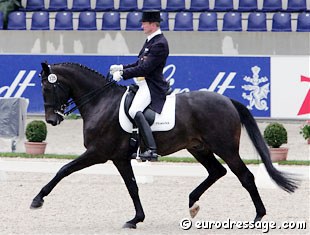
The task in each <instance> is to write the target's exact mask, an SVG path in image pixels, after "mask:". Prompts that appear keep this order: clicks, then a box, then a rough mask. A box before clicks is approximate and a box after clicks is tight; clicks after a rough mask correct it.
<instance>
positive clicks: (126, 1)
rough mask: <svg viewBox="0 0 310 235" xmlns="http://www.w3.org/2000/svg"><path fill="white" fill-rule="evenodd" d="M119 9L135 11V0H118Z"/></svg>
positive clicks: (136, 8)
mask: <svg viewBox="0 0 310 235" xmlns="http://www.w3.org/2000/svg"><path fill="white" fill-rule="evenodd" d="M118 10H119V11H137V10H138V3H137V0H119V8H118Z"/></svg>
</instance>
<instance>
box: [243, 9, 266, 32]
mask: <svg viewBox="0 0 310 235" xmlns="http://www.w3.org/2000/svg"><path fill="white" fill-rule="evenodd" d="M247 31H249V32H257V31H263V32H265V31H267V18H266V13H265V12H251V13H250V14H249V16H248V28H247Z"/></svg>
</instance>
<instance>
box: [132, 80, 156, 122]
mask: <svg viewBox="0 0 310 235" xmlns="http://www.w3.org/2000/svg"><path fill="white" fill-rule="evenodd" d="M137 85H138V86H139V89H138V91H137V94H136V95H135V97H134V99H133V101H132V104H131V106H130V108H129V111H128V113H129V115H130V117H132V118H133V119H134V118H135V116H136V113H137V112H143V111H144V109H145V108H146V107H147V106H148V105H149V104H150V103H151V93H150V90H149V87H148V85H147V83H146V81H145V80H143V81H139V82H137Z"/></svg>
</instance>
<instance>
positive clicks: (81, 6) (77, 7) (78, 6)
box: [71, 0, 91, 11]
mask: <svg viewBox="0 0 310 235" xmlns="http://www.w3.org/2000/svg"><path fill="white" fill-rule="evenodd" d="M89 10H91V6H90V0H73V2H72V8H71V11H89Z"/></svg>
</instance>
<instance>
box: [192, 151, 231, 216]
mask: <svg viewBox="0 0 310 235" xmlns="http://www.w3.org/2000/svg"><path fill="white" fill-rule="evenodd" d="M188 151H189V152H190V153H191V154H192V155H193V156H194V157H195V158H196V159H197V160H198V161H199V162H200V163H201V164H202V165H203V166H204V167H205V168H206V169H207V171H208V173H209V175H208V177H207V179H206V180H204V181H203V182H202V183H201V184H200V185H199V186H198V187H197V188H195V189H194V190H193V191H192V192H191V193H190V195H189V208H190V215H191V217H192V218H194V217H195V216H196V214H197V213H198V211H199V206H198V205H197V204H196V203H195V202H197V201H198V200H199V198H200V196H201V195H202V194H203V193H204V192H205V191H206V190H207V189H208V188H209V187H210V186H211V185H212V184H214V183H215V182H216V181H217V180H218V179H219V178H221V177H223V176H224V175H225V174H226V172H227V170H226V169H225V167H223V166H222V165H221V163H220V162H219V161H218V160H217V159H216V158H215V156H214V155H213V153H212V152H210V151H208V150H205V149H203V148H201V149H188Z"/></svg>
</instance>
